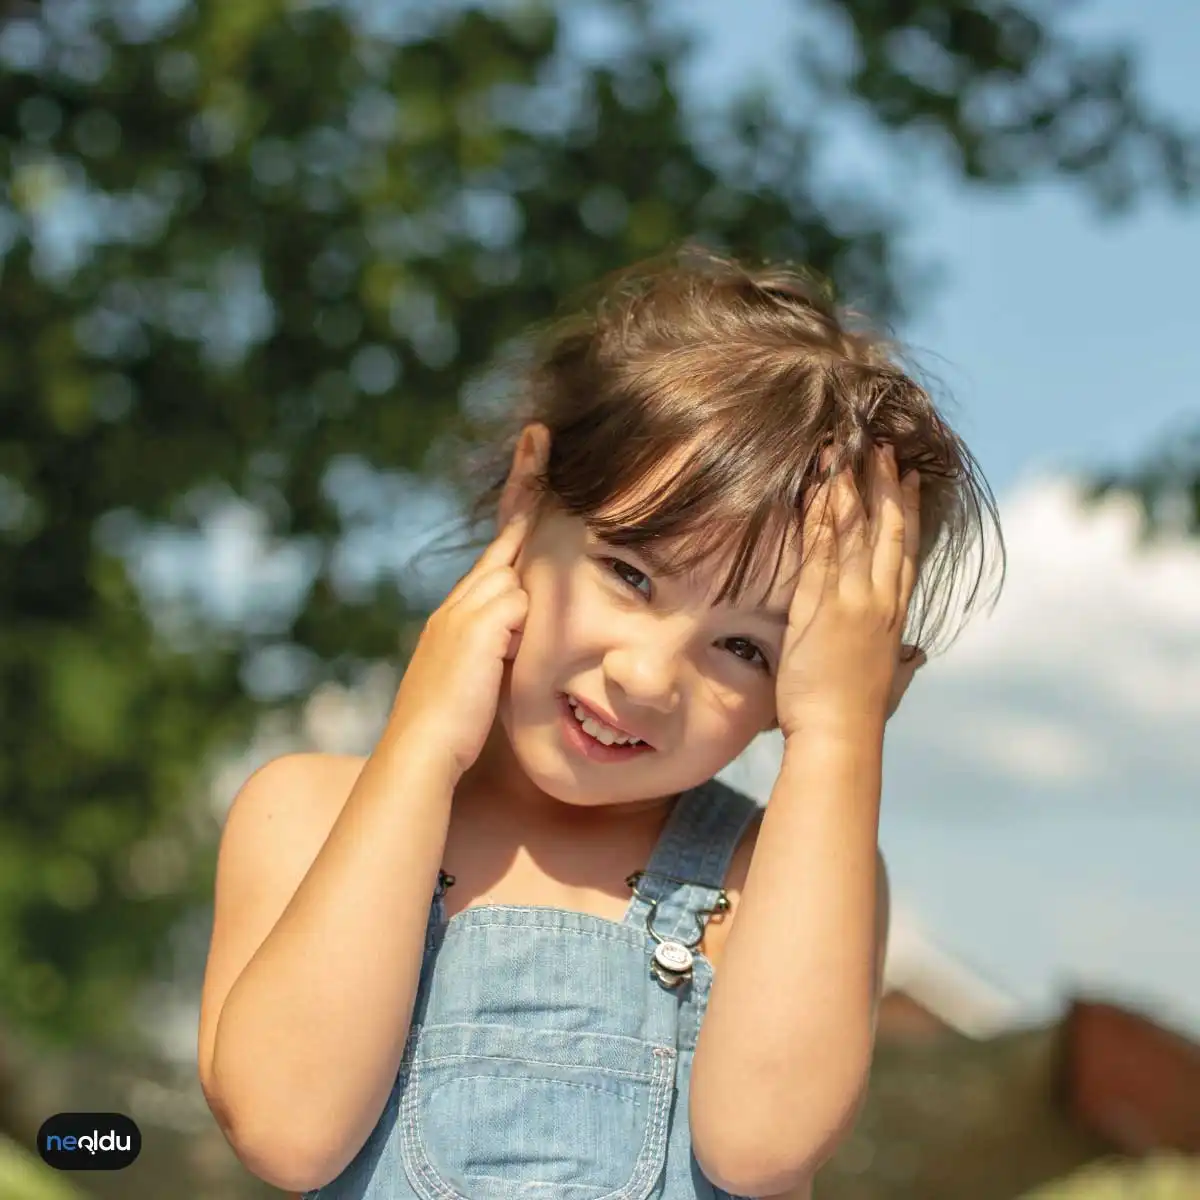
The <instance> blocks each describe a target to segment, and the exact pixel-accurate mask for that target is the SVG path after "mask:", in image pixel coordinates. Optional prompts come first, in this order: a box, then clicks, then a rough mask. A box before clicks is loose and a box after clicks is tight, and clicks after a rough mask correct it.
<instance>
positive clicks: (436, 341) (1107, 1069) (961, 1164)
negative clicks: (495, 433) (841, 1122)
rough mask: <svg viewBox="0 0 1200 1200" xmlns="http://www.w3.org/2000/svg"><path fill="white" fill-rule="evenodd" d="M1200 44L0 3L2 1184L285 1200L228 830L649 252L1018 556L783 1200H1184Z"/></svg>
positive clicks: (1193, 37) (1197, 853)
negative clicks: (229, 1134)
mask: <svg viewBox="0 0 1200 1200" xmlns="http://www.w3.org/2000/svg"><path fill="white" fill-rule="evenodd" d="M1198 62H1200V13H1198V12H1197V10H1196V7H1195V5H1194V4H1193V3H1192V2H1191V0H1156V2H1155V3H1153V4H1144V5H1131V4H1126V3H1120V2H1119V0H1077V2H1075V3H1067V2H1065V0H1061V2H1058V3H1050V2H1049V0H1046V2H1035V0H1021V2H1017V0H1013V2H1011V3H1004V2H992V0H962V2H947V3H937V2H927V3H920V4H918V3H897V4H890V5H882V4H876V3H870V2H868V0H814V2H812V3H808V4H804V3H800V2H798V0H739V3H738V4H736V5H734V4H721V3H717V2H716V0H703V2H693V3H682V2H681V0H660V3H658V4H654V5H651V4H650V3H648V2H645V0H587V2H584V0H578V2H576V3H573V4H570V5H568V4H558V5H555V4H553V3H550V2H549V0H519V2H517V0H514V2H512V3H500V2H497V3H491V4H483V5H477V4H464V3H449V2H447V0H443V2H442V3H434V2H433V0H409V2H407V3H403V4H399V3H389V2H386V0H342V2H341V3H334V2H308V3H299V2H285V0H238V3H236V4H233V3H227V4H209V5H199V4H194V3H189V2H187V0H46V2H44V3H34V2H32V0H7V2H6V3H4V4H2V5H0V185H2V189H3V190H2V191H0V1200H52V1198H54V1197H63V1198H64V1200H66V1198H68V1197H77V1198H80V1200H85V1198H87V1197H94V1198H101V1197H121V1198H122V1200H142V1198H146V1200H149V1198H151V1197H153V1198H154V1200H158V1198H160V1197H163V1196H168V1195H169V1196H171V1197H177V1196H182V1197H197V1198H203V1200H207V1198H210V1197H211V1198H216V1197H223V1198H224V1197H230V1198H235V1200H236V1198H238V1197H246V1198H250V1197H260V1196H268V1195H278V1194H279V1193H277V1192H275V1191H274V1190H273V1189H270V1188H267V1187H265V1186H263V1185H260V1184H258V1183H257V1182H256V1181H255V1180H253V1179H252V1178H251V1177H250V1176H249V1175H248V1174H247V1173H246V1172H245V1171H244V1169H242V1168H241V1167H240V1165H239V1164H238V1163H237V1161H236V1160H235V1159H234V1158H233V1157H232V1155H231V1153H230V1152H229V1151H228V1148H227V1147H226V1145H225V1143H224V1141H223V1139H222V1137H221V1135H220V1133H219V1131H218V1130H217V1127H216V1125H215V1123H214V1122H213V1120H212V1118H211V1116H210V1115H209V1113H208V1111H207V1108H206V1107H205V1105H204V1100H203V1097H202V1095H201V1093H200V1088H199V1084H198V1082H197V1080H196V1078H195V1038H196V1022H197V1015H198V997H199V989H200V980H201V975H202V970H203V963H204V955H205V952H206V948H207V940H208V935H209V928H210V922H211V892H212V880H213V871H214V865H215V854H216V845H217V840H218V837H219V835H220V830H221V826H222V822H223V820H224V815H225V812H226V810H227V807H228V805H229V803H230V801H231V799H232V797H233V795H234V793H235V792H236V791H237V789H238V787H239V786H240V785H241V783H242V782H243V781H244V780H245V778H246V777H247V776H248V775H249V774H250V772H251V771H252V770H253V769H254V768H255V767H256V766H258V765H259V764H260V763H261V762H263V761H265V760H266V759H267V758H269V757H272V756H274V755H275V754H278V753H281V752H284V751H287V750H291V749H297V748H303V747H309V748H314V747H315V748H322V749H328V750H348V751H355V752H367V751H369V749H370V747H371V745H372V744H373V740H374V737H375V736H376V734H377V731H378V729H379V727H380V724H381V722H382V719H383V717H384V715H385V714H386V711H387V708H388V706H389V704H390V702H391V699H392V696H393V694H394V689H395V686H396V683H397V681H398V678H399V675H400V672H401V671H402V669H403V660H404V649H403V648H404V647H405V646H406V645H411V642H412V638H413V637H414V636H415V632H416V631H417V630H419V628H420V626H421V624H422V622H423V620H424V617H425V616H426V615H427V614H428V612H429V611H430V610H431V609H432V607H434V606H435V605H436V603H437V602H438V601H439V600H440V598H441V596H442V595H444V592H445V589H446V587H447V586H448V585H449V584H450V583H451V582H452V581H453V579H454V578H456V577H457V575H458V574H459V573H460V572H461V570H463V569H465V566H466V562H467V561H468V560H462V559H457V560H441V561H439V562H438V563H437V564H436V567H435V566H434V565H432V564H431V565H423V563H425V562H427V561H428V560H425V559H423V557H422V555H421V553H420V550H421V548H422V547H423V546H425V545H427V544H429V543H430V542H431V541H432V539H433V538H434V537H435V536H437V534H438V533H439V531H444V530H446V529H447V528H448V527H447V524H446V523H447V522H448V521H449V520H451V519H452V518H453V517H454V516H455V514H456V512H457V507H456V506H457V502H458V496H459V492H458V491H457V484H456V476H455V474H454V466H455V464H456V463H458V462H460V461H461V453H462V450H463V448H464V447H465V446H468V445H470V444H471V440H472V435H473V432H475V431H476V430H477V425H478V422H479V421H480V419H481V418H484V417H486V416H487V415H489V413H494V412H495V410H496V406H497V405H498V404H501V403H503V401H504V391H503V388H502V386H501V380H502V371H501V366H500V364H501V363H502V360H503V356H504V354H505V352H506V350H507V349H508V348H509V347H510V346H511V345H512V342H513V339H514V338H516V337H518V336H519V335H520V334H521V332H522V331H523V330H525V329H526V328H527V327H528V325H529V324H530V323H531V322H533V321H537V320H541V319H543V318H545V317H547V316H549V315H550V314H551V313H552V312H553V311H554V309H555V307H556V305H557V304H558V303H559V302H560V301H561V300H562V299H563V298H564V297H566V296H568V295H569V294H570V293H572V292H573V291H575V290H576V289H577V288H578V287H579V286H580V285H583V284H586V283H588V282H589V281H591V280H593V279H594V278H596V277H597V276H598V275H600V274H601V273H603V272H605V271H607V270H609V269H612V268H614V267H617V266H619V265H622V264H624V263H626V262H629V261H631V260H632V259H635V258H639V257H642V256H644V255H647V254H651V253H655V252H657V251H660V250H662V249H664V248H666V247H667V246H669V245H672V244H675V243H677V242H679V241H680V240H682V239H685V238H695V239H698V240H701V241H704V242H707V243H709V244H711V245H714V246H717V247H721V248H725V249H728V250H731V251H733V252H735V253H739V254H743V255H746V256H748V257H750V258H757V257H764V256H766V257H785V258H790V259H793V260H798V261H801V262H805V263H808V264H810V265H812V266H813V267H815V268H817V269H818V270H820V271H821V272H823V273H825V274H826V275H827V276H828V277H829V278H830V279H831V280H833V281H834V283H835V284H836V287H837V290H838V293H839V295H840V297H841V298H842V299H843V300H844V301H846V302H849V303H852V304H855V305H856V306H858V307H860V308H862V309H865V310H866V311H867V312H869V313H871V314H873V315H874V316H875V317H876V318H877V319H878V320H880V321H883V322H888V323H889V324H890V325H891V327H892V328H893V329H894V330H895V332H896V333H897V334H898V336H900V337H901V338H902V339H904V340H905V341H906V342H907V343H909V344H910V345H911V346H912V348H913V352H914V357H915V358H916V360H917V362H918V363H919V364H920V365H921V366H922V367H924V368H925V370H926V371H927V372H928V373H929V375H930V376H931V377H932V378H934V379H936V380H937V381H939V386H940V392H939V394H942V395H944V397H945V402H946V404H947V411H948V413H949V415H950V417H951V420H952V421H953V422H954V423H955V425H956V426H957V428H958V429H959V430H960V431H961V432H962V433H963V435H964V436H965V437H966V439H967V441H968V443H969V445H970V446H971V448H972V449H973V451H974V452H975V454H976V455H977V457H978V458H979V460H980V463H981V465H982V468H983V470H984V472H985V474H986V475H987V477H988V478H989V480H990V482H991V483H992V485H993V487H994V488H995V490H996V492H997V495H998V497H999V500H1000V506H1001V515H1002V519H1003V521H1004V530H1005V535H1006V538H1007V542H1008V551H1009V571H1008V581H1007V585H1006V588H1005V592H1004V594H1003V597H1002V599H1001V601H1000V604H999V606H998V607H997V608H996V610H995V612H994V613H993V614H992V615H990V616H984V615H981V616H979V617H977V618H975V620H974V621H973V622H972V623H971V624H970V625H969V626H968V627H967V629H966V631H965V633H964V634H963V636H962V637H961V639H960V640H959V641H958V643H956V644H955V645H954V646H953V647H952V648H951V650H950V651H949V652H948V653H947V655H946V656H945V657H944V658H935V659H934V660H933V662H932V663H931V664H930V665H929V666H928V667H927V668H926V669H925V671H923V672H922V673H921V675H920V676H919V677H918V682H917V683H916V685H915V686H914V688H913V689H912V690H911V692H910V693H909V695H908V697H907V698H906V700H905V703H904V707H903V708H902V710H901V711H900V713H899V714H898V715H897V717H896V718H895V719H894V721H893V724H892V726H891V727H890V731H889V739H888V746H887V769H886V783H885V806H884V807H885V816H884V821H883V834H882V839H883V848H884V851H885V854H886V855H887V857H888V859H889V863H890V866H891V872H892V879H893V889H894V904H895V915H894V928H893V936H892V941H891V945H890V947H889V961H888V994H887V997H886V999H885V1003H884V1010H883V1014H882V1017H881V1026H880V1045H879V1053H878V1059H877V1066H876V1069H875V1073H874V1076H873V1082H872V1090H871V1095H870V1098H869V1100H868V1103H867V1106H866V1109H865V1110H864V1113H863V1116H862V1119H861V1120H860V1122H859V1126H858V1128H857V1130H856V1131H855V1133H854V1135H853V1136H852V1137H851V1138H850V1139H849V1140H848V1141H847V1143H846V1144H845V1146H844V1147H843V1148H842V1150H841V1151H840V1152H839V1154H838V1156H837V1157H836V1159H835V1160H833V1161H832V1162H831V1163H830V1164H829V1165H828V1166H827V1168H826V1169H825V1171H824V1172H823V1173H822V1176H821V1177H820V1179H819V1181H818V1188H817V1195H818V1197H820V1198H821V1200H832V1198H835V1197H838V1198H845V1200H850V1198H854V1200H871V1198H888V1200H892V1198H896V1200H899V1198H904V1200H941V1198H946V1200H952V1198H953V1200H957V1198H960V1197H963V1198H969V1200H991V1198H994V1200H1015V1198H1016V1197H1035V1196H1036V1197H1039V1198H1042V1200H1047V1198H1049V1197H1066V1196H1073V1197H1074V1196H1078V1197H1085V1196H1086V1197H1098V1196H1109V1195H1120V1196H1130V1197H1135V1196H1147V1197H1148V1196H1152V1195H1153V1196H1163V1197H1168V1196H1178V1197H1185V1196H1187V1197H1198V1196H1200V1173H1198V1172H1197V1165H1196V1159H1195V1157H1194V1156H1195V1155H1197V1154H1198V1153H1200V871H1198V870H1197V860H1198V858H1200V805H1198V804H1197V800H1198V799H1200V737H1197V733H1198V731H1200V402H1198V400H1197V397H1196V391H1195V389H1196V383H1195V381H1196V379H1197V378H1200V336H1197V331H1198V330H1200V302H1198V301H1197V299H1196V296H1195V289H1194V279H1195V276H1196V272H1197V269H1198V268H1200V208H1198V207H1197V199H1198V189H1200V91H1198V90H1197V89H1196V86H1195V71H1196V64H1197V63H1198ZM456 532H457V531H456ZM779 749H780V747H779V743H778V741H777V740H775V739H773V738H772V737H769V736H768V737H764V738H763V739H760V741H758V742H756V743H755V744H754V745H753V746H752V747H751V748H750V750H749V751H748V752H747V753H746V755H744V756H743V758H742V759H741V760H739V761H738V762H736V763H734V764H732V765H731V767H730V768H729V769H728V771H727V772H726V775H727V777H728V778H730V779H731V780H732V781H734V782H736V783H738V784H740V785H741V786H744V787H745V788H746V789H747V790H749V791H750V792H751V793H753V794H754V795H757V796H760V797H763V798H765V796H766V795H767V793H768V792H769V790H770V787H771V784H772V782H773V780H774V772H775V769H776V768H777V765H778V755H779ZM64 1110H71V1111H118V1112H123V1113H127V1114H129V1115H131V1116H132V1117H133V1118H134V1119H135V1120H136V1121H137V1122H138V1124H139V1126H140V1127H141V1130H142V1135H143V1150H142V1154H141V1156H140V1158H139V1159H138V1161H137V1162H136V1163H135V1164H134V1165H133V1166H132V1167H130V1168H129V1169H128V1170H126V1171H124V1172H121V1173H120V1174H119V1175H114V1176H105V1175H104V1174H103V1173H96V1172H91V1173H87V1174H77V1175H73V1176H70V1177H68V1176H63V1175H52V1174H51V1173H50V1172H49V1171H48V1169H46V1168H43V1167H42V1166H41V1164H40V1162H39V1161H38V1159H37V1158H36V1156H35V1155H33V1153H32V1148H33V1145H34V1140H35V1135H36V1132H37V1129H38V1126H39V1125H40V1124H41V1122H42V1121H43V1120H45V1119H46V1117H48V1116H50V1115H51V1114H53V1113H55V1112H59V1111H64Z"/></svg>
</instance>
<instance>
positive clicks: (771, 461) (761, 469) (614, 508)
mask: <svg viewBox="0 0 1200 1200" xmlns="http://www.w3.org/2000/svg"><path fill="white" fill-rule="evenodd" d="M730 432H732V431H730ZM759 437H760V438H761V437H762V434H761V431H760V433H759ZM730 440H733V441H735V442H736V441H744V440H745V438H744V437H742V438H733V439H726V438H722V437H717V438H712V439H704V440H703V441H702V442H700V443H698V444H697V445H696V446H694V447H693V450H692V453H690V454H689V455H688V456H687V457H686V459H685V460H684V462H683V463H682V464H681V465H679V466H678V468H677V469H675V470H671V469H668V468H666V466H665V464H663V463H661V462H660V463H658V464H655V465H654V466H653V467H651V468H649V469H646V470H643V471H642V472H641V473H640V475H639V476H638V477H637V478H635V479H633V480H631V481H629V483H628V486H626V487H625V488H623V489H622V490H621V493H620V494H619V495H617V496H614V497H612V498H611V500H610V501H609V502H607V503H605V504H604V505H603V506H602V507H601V509H600V511H598V512H594V513H588V514H585V515H584V520H585V521H586V523H587V525H588V527H589V528H590V529H591V530H592V531H593V533H595V534H596V536H597V537H600V538H602V539H603V540H604V541H606V542H608V543H609V544H611V545H613V546H627V547H630V548H632V549H635V550H637V551H638V552H639V554H640V555H641V556H642V557H643V558H645V559H646V560H647V561H648V562H649V563H650V564H651V565H652V566H653V567H654V569H655V570H656V571H657V572H659V573H660V574H662V575H665V576H667V577H679V576H692V577H695V578H699V577H700V576H703V575H708V574H709V572H710V570H712V571H714V572H715V571H716V570H719V569H720V566H721V565H722V564H726V571H725V575H724V577H723V579H722V581H721V583H720V585H719V586H718V587H717V589H716V590H715V592H714V594H713V596H712V600H711V603H712V604H713V605H714V606H715V605H719V604H723V603H728V602H733V603H736V602H738V601H740V600H741V598H742V596H743V595H744V594H745V591H746V589H747V587H748V586H749V585H750V584H751V583H752V582H755V581H759V580H762V579H763V576H764V575H765V574H767V573H768V570H767V569H768V563H769V562H770V559H771V558H772V551H774V553H773V558H774V562H773V563H771V564H770V569H769V577H768V578H767V579H766V580H765V581H764V582H763V583H762V585H761V590H760V598H761V597H762V596H765V595H767V594H768V593H769V592H770V590H771V588H772V586H773V585H774V583H775V580H776V579H777V578H778V575H779V569H780V566H781V564H782V562H783V556H784V552H785V549H786V546H787V543H788V539H789V537H797V536H798V533H799V528H800V524H801V511H800V508H799V502H800V496H801V491H802V487H801V484H802V481H803V479H804V477H805V475H806V473H807V468H808V465H809V461H810V460H811V458H812V457H813V454H797V453H796V449H795V447H794V443H793V449H792V453H791V454H790V455H788V456H786V457H785V456H783V455H780V454H778V452H776V453H775V454H773V455H768V454H767V453H765V452H764V448H763V447H762V446H758V447H753V448H751V447H746V448H745V449H744V451H741V452H737V451H735V452H730V450H729V449H728V446H729V441H730ZM776 444H777V443H776Z"/></svg>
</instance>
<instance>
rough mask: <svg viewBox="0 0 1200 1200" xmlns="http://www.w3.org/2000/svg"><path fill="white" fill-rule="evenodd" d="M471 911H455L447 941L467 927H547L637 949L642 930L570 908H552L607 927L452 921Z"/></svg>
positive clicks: (531, 922)
mask: <svg viewBox="0 0 1200 1200" xmlns="http://www.w3.org/2000/svg"><path fill="white" fill-rule="evenodd" d="M476 907H477V908H478V909H483V908H485V907H491V906H490V905H487V906H485V905H482V904H480V905H477V906H476ZM472 911H474V910H472V909H470V908H464V909H463V910H462V911H461V912H457V913H455V914H454V917H452V918H451V923H450V924H449V925H447V927H446V939H447V940H448V939H450V938H455V937H463V936H465V933H466V931H467V930H472V929H517V930H520V929H544V930H549V931H550V932H551V933H569V934H571V935H572V936H574V937H603V938H607V939H608V940H610V941H614V942H624V943H625V944H626V945H627V946H631V947H633V948H634V949H636V948H637V947H636V945H635V943H636V941H637V935H639V934H640V933H641V930H639V929H638V928H637V927H636V926H631V925H622V924H621V923H620V922H618V921H607V920H606V918H604V917H594V916H592V914H591V913H578V914H576V913H575V912H574V910H573V909H569V908H561V909H559V908H556V909H553V910H552V911H554V912H561V913H566V914H568V915H570V916H576V915H578V916H581V917H586V918H588V919H589V920H592V921H601V922H605V923H606V925H607V926H608V928H606V927H605V926H604V925H601V926H600V927H598V928H596V929H577V928H574V927H572V926H571V925H559V924H557V923H555V922H553V921H538V920H532V921H520V922H513V921H495V920H488V919H487V918H485V917H476V918H473V919H472V920H471V922H470V923H469V924H465V925H455V924H454V923H453V922H454V920H455V919H456V918H458V917H462V916H465V915H466V914H467V913H469V912H472Z"/></svg>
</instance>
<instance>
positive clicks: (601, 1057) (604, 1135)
mask: <svg viewBox="0 0 1200 1200" xmlns="http://www.w3.org/2000/svg"><path fill="white" fill-rule="evenodd" d="M675 1061H676V1053H675V1049H674V1047H672V1046H665V1045H655V1044H653V1043H650V1042H646V1041H643V1040H641V1039H638V1038H632V1037H622V1036H614V1035H610V1034H602V1033H565V1032H554V1031H545V1030H530V1029H521V1028H517V1027H512V1026H506V1025H432V1026H426V1027H424V1028H421V1029H418V1030H415V1031H414V1034H413V1036H412V1037H411V1038H410V1041H409V1047H408V1050H407V1051H406V1053H405V1058H404V1065H403V1067H402V1071H403V1072H404V1078H403V1079H402V1081H401V1099H400V1114H399V1124H400V1130H399V1133H400V1143H401V1157H402V1159H403V1162H404V1169H405V1171H406V1173H407V1174H408V1177H409V1180H410V1182H411V1183H412V1185H413V1188H414V1189H415V1190H416V1192H417V1193H418V1195H420V1196H422V1197H424V1198H425V1200H511V1198H512V1197H516V1196H518V1195H519V1196H522V1197H531V1196H533V1197H536V1196H539V1195H542V1196H545V1197H546V1200H551V1197H560V1198H565V1200H644V1198H645V1197H646V1196H648V1195H649V1194H650V1191H651V1189H652V1188H653V1187H654V1184H655V1182H656V1181H657V1179H658V1177H659V1175H660V1174H661V1173H662V1169H663V1165H664V1163H665V1160H666V1152H667V1132H668V1125H669V1120H670V1114H671V1103H672V1100H673V1098H674V1090H675V1087H674V1085H675Z"/></svg>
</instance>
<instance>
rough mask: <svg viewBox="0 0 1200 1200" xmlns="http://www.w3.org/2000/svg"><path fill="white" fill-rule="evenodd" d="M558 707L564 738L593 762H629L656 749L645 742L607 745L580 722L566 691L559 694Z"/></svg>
mask: <svg viewBox="0 0 1200 1200" xmlns="http://www.w3.org/2000/svg"><path fill="white" fill-rule="evenodd" d="M558 709H559V718H560V721H561V723H562V726H563V737H564V740H565V741H566V743H567V744H568V745H569V746H570V747H571V748H572V749H573V750H575V751H576V752H577V753H579V754H582V755H583V756H584V757H585V758H588V759H590V760H591V761H592V762H599V763H621V762H629V761H630V759H634V758H637V757H638V756H639V755H641V754H650V753H653V751H654V747H653V746H650V745H647V743H645V742H639V743H637V744H636V745H632V746H631V745H616V744H613V745H611V746H606V745H605V744H604V743H603V742H601V741H599V740H597V739H596V738H594V737H593V736H592V735H591V734H590V733H588V732H587V730H585V729H584V727H583V725H582V724H580V722H579V718H578V717H576V716H575V710H574V709H573V708H572V707H571V703H570V701H569V700H568V699H567V696H566V693H565V692H560V693H559V694H558Z"/></svg>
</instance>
